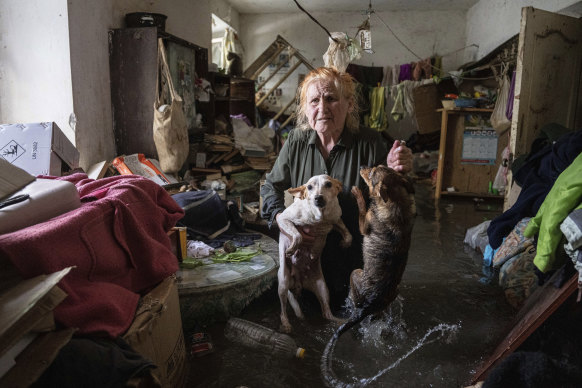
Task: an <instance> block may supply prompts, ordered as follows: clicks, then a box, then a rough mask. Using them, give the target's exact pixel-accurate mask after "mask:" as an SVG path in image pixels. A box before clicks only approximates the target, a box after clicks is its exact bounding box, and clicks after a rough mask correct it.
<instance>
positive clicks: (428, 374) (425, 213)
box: [187, 184, 514, 388]
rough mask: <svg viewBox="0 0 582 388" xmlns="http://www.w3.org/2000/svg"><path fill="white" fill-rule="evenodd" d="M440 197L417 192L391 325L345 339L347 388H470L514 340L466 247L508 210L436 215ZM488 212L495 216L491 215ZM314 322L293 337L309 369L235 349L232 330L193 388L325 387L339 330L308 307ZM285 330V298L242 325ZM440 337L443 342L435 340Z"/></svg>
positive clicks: (203, 361) (256, 306)
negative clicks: (360, 387)
mask: <svg viewBox="0 0 582 388" xmlns="http://www.w3.org/2000/svg"><path fill="white" fill-rule="evenodd" d="M431 195H432V193H431V191H430V187H428V186H424V185H420V184H419V185H417V210H418V216H417V219H416V222H415V226H414V232H413V233H414V235H413V244H412V248H411V251H410V255H409V262H408V266H407V268H406V271H405V273H404V277H403V280H402V283H401V287H400V296H399V297H398V299H397V300H396V301H395V302H394V303H393V304H392V306H391V308H390V311H389V312H388V314H387V315H386V316H385V317H384V319H383V320H380V321H375V322H364V324H363V325H362V327H361V328H360V329H359V330H356V329H354V330H352V331H350V332H348V333H346V334H345V335H344V336H343V337H341V338H340V341H339V343H338V344H337V346H336V348H335V351H334V362H333V368H334V371H335V373H336V375H337V377H338V378H340V379H341V380H342V381H345V382H346V383H354V382H365V383H367V385H368V386H370V387H447V388H450V387H463V386H465V385H468V382H469V380H470V379H471V376H472V375H473V373H474V372H475V370H476V369H477V368H478V367H479V365H480V363H481V362H482V361H483V360H484V359H485V358H486V357H487V356H488V355H489V354H490V353H491V352H492V350H493V349H494V348H495V347H496V346H497V344H498V342H499V341H500V339H501V338H503V337H504V335H505V334H506V332H507V330H508V324H509V322H510V321H511V318H512V317H513V315H514V311H513V310H512V309H511V307H510V306H509V305H508V304H507V303H506V302H505V299H504V297H503V293H502V291H501V289H500V288H499V286H498V285H497V279H496V277H495V275H494V274H492V273H490V271H489V270H488V268H483V267H482V257H481V255H480V254H479V253H478V252H476V251H474V250H473V249H471V248H470V247H467V246H464V244H463V239H464V237H465V232H466V230H467V228H469V227H472V226H475V225H478V224H480V223H481V222H483V221H484V220H486V219H492V218H494V217H495V216H496V215H497V214H499V213H500V212H501V210H500V209H499V206H497V205H496V204H494V205H493V206H483V205H481V206H480V208H479V210H477V209H476V208H475V205H474V203H473V201H472V200H470V199H469V200H466V199H448V198H444V199H441V201H440V202H439V203H438V205H436V206H435V203H434V200H433V199H432V198H431ZM483 209H485V211H484V210H483ZM306 302H307V305H304V306H303V307H304V312H305V314H306V317H307V319H306V320H305V321H303V322H302V321H298V320H297V319H294V316H293V314H292V313H291V315H290V317H291V319H292V321H291V323H292V324H293V325H294V332H293V334H292V337H293V338H294V339H295V341H296V342H297V344H298V345H299V346H302V347H304V348H306V349H307V352H306V356H305V358H304V359H303V360H287V359H279V358H277V357H273V356H271V355H268V354H262V353H258V352H256V351H254V350H252V349H248V348H244V347H242V346H239V345H236V344H234V343H231V342H229V341H228V340H226V339H225V338H224V335H223V330H224V323H218V324H215V325H213V326H211V327H206V328H201V330H203V331H206V332H207V333H209V334H210V335H211V337H212V341H213V344H214V352H213V353H211V354H207V355H205V356H203V357H199V358H190V373H189V378H188V384H187V386H188V387H238V386H247V387H251V388H260V387H269V388H273V387H322V386H324V384H323V381H322V378H321V372H320V358H321V354H322V352H323V349H324V348H325V345H326V344H327V341H328V340H329V338H330V337H331V335H332V333H333V332H334V330H335V328H336V326H335V325H334V324H330V323H328V322H326V321H324V320H323V319H322V318H321V314H320V311H319V306H318V305H317V303H316V302H315V300H314V298H313V299H309V298H306ZM241 318H243V319H247V320H250V321H253V322H256V323H259V324H262V325H264V326H266V327H269V328H272V329H277V328H278V327H279V301H278V297H277V294H276V290H274V289H273V290H271V291H269V292H267V293H266V294H264V295H263V296H261V297H260V298H259V299H257V300H255V301H254V302H253V303H252V304H251V305H250V306H249V307H248V308H247V309H246V310H245V311H244V312H243V314H242V315H241ZM431 331H434V332H431Z"/></svg>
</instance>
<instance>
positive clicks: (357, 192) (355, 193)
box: [352, 186, 362, 199]
mask: <svg viewBox="0 0 582 388" xmlns="http://www.w3.org/2000/svg"><path fill="white" fill-rule="evenodd" d="M352 194H353V196H354V197H356V199H358V198H362V190H360V188H359V187H357V186H352Z"/></svg>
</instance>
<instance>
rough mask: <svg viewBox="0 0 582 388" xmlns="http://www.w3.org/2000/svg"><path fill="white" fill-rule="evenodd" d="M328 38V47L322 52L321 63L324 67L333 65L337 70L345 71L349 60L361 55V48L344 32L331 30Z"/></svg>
mask: <svg viewBox="0 0 582 388" xmlns="http://www.w3.org/2000/svg"><path fill="white" fill-rule="evenodd" d="M331 36H332V37H333V38H334V39H335V40H336V41H337V42H336V41H334V40H333V39H331V38H329V47H328V48H327V51H326V52H325V54H323V63H324V64H325V66H326V67H335V68H336V69H337V70H338V71H340V72H344V71H346V69H347V67H348V65H349V64H350V62H351V61H353V60H356V59H360V58H361V57H362V53H361V52H362V48H361V47H360V45H359V44H358V43H357V42H355V41H354V40H352V39H350V38H349V37H348V36H347V35H346V34H345V33H344V32H332V33H331Z"/></svg>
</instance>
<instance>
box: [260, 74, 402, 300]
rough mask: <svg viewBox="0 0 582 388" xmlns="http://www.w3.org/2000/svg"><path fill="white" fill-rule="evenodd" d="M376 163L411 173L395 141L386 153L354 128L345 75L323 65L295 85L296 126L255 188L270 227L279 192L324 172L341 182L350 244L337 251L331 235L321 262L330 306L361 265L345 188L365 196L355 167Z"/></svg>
mask: <svg viewBox="0 0 582 388" xmlns="http://www.w3.org/2000/svg"><path fill="white" fill-rule="evenodd" d="M378 164H386V165H388V166H389V167H392V168H393V169H395V170H396V171H400V172H402V173H407V172H409V171H410V170H411V169H412V152H411V151H410V149H409V148H407V147H406V146H404V145H401V144H400V142H399V141H398V140H397V141H395V142H394V144H393V145H392V148H391V149H390V151H389V152H388V147H387V145H386V143H385V142H384V139H383V138H382V137H381V136H380V134H379V133H378V132H377V131H374V130H371V129H369V128H363V127H360V126H359V116H358V107H357V103H356V96H355V84H354V81H353V80H352V77H351V76H350V75H349V74H347V73H340V72H339V71H337V70H335V69H333V68H326V67H320V68H318V69H315V70H312V71H311V72H310V73H309V74H308V75H307V76H306V77H305V79H304V81H303V83H302V84H301V86H300V91H299V105H298V109H297V128H296V129H294V130H293V131H291V132H290V134H289V137H288V138H287V141H286V142H285V144H284V145H283V148H282V149H281V152H280V153H279V156H278V158H277V160H276V161H275V165H274V166H273V169H272V170H271V172H270V173H268V174H267V177H266V182H265V184H264V185H263V187H262V188H261V197H262V198H263V206H262V209H261V215H262V217H263V218H266V219H268V220H269V227H271V225H272V224H273V222H274V220H275V219H276V217H277V215H278V214H279V213H280V212H282V211H283V210H284V209H285V204H284V191H285V190H287V189H288V188H290V187H298V186H301V185H302V184H304V183H305V182H307V180H309V178H311V177H312V176H314V175H319V174H327V175H330V176H331V177H333V178H335V179H338V180H340V181H341V182H342V183H343V192H342V193H340V195H339V202H340V206H341V208H342V213H343V215H342V219H343V221H344V223H345V225H346V226H347V227H348V229H349V231H350V233H351V234H352V236H353V242H352V246H351V247H350V248H349V249H341V248H339V241H340V236H339V234H338V233H336V232H331V233H330V235H329V236H328V238H327V243H326V247H325V249H324V251H323V254H322V258H321V260H322V263H321V264H322V269H323V274H324V276H325V280H326V282H327V285H328V288H329V290H330V297H331V302H332V303H333V304H334V305H336V306H337V305H338V303H339V304H341V303H342V302H343V300H344V298H345V297H346V295H347V291H348V285H349V275H350V273H351V271H352V269H354V268H359V267H361V266H362V252H361V249H362V247H361V245H362V236H361V235H360V232H359V230H358V208H357V204H356V201H355V198H354V197H353V195H352V194H351V192H350V189H351V187H352V186H358V187H359V188H360V189H362V190H363V191H364V192H366V191H365V190H367V188H366V185H365V183H364V182H363V180H362V179H361V177H360V174H359V169H360V166H363V165H366V166H376V165H378ZM302 234H303V237H304V238H303V243H304V244H309V243H310V238H309V230H308V229H306V228H304V229H303V230H302ZM312 241H313V240H312V239H311V242H312Z"/></svg>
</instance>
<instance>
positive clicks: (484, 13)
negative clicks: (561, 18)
mask: <svg viewBox="0 0 582 388" xmlns="http://www.w3.org/2000/svg"><path fill="white" fill-rule="evenodd" d="M575 3H580V1H577V0H534V1H524V0H480V1H479V2H478V3H477V4H475V5H474V6H473V7H472V8H471V9H470V10H469V11H468V12H467V31H466V36H467V44H472V43H475V44H478V45H479V49H478V53H477V59H481V58H482V57H484V56H485V55H487V54H489V53H490V52H491V51H493V50H494V49H495V48H496V47H497V46H499V45H500V44H502V43H504V42H505V41H507V40H508V39H509V38H511V37H512V36H514V35H515V34H519V25H520V20H521V8H522V7H529V6H531V7H534V8H538V9H542V10H545V11H551V12H559V11H560V10H562V9H564V8H567V7H569V6H571V5H573V4H575Z"/></svg>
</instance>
